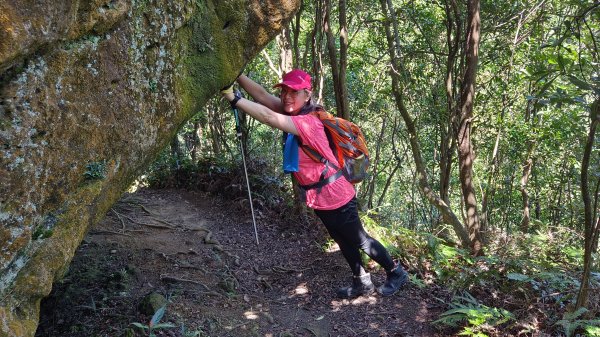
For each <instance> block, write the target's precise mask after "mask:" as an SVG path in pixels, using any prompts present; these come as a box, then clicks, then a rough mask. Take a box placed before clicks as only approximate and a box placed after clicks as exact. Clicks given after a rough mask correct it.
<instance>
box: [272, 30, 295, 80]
mask: <svg viewBox="0 0 600 337" xmlns="http://www.w3.org/2000/svg"><path fill="white" fill-rule="evenodd" d="M276 41H277V45H278V46H279V69H280V74H285V73H287V72H289V71H290V70H292V67H293V66H294V57H293V53H292V41H291V38H290V29H289V27H286V28H284V29H283V30H282V31H281V34H279V35H277V37H276Z"/></svg>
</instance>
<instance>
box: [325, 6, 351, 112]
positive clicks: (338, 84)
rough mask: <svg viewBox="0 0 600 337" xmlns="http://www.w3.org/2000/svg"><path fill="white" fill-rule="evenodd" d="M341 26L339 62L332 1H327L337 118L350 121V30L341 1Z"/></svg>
mask: <svg viewBox="0 0 600 337" xmlns="http://www.w3.org/2000/svg"><path fill="white" fill-rule="evenodd" d="M339 6H340V8H339V24H340V51H339V62H338V53H337V50H336V47H335V38H334V35H333V31H332V27H331V14H332V8H331V0H325V19H324V26H323V28H324V30H325V36H326V37H327V51H328V55H329V65H330V67H331V75H332V79H333V90H334V93H335V103H336V107H337V116H339V117H342V118H345V119H350V115H349V111H348V89H347V86H346V67H347V63H348V62H347V58H348V57H347V54H348V30H347V27H346V2H345V1H344V0H340V1H339Z"/></svg>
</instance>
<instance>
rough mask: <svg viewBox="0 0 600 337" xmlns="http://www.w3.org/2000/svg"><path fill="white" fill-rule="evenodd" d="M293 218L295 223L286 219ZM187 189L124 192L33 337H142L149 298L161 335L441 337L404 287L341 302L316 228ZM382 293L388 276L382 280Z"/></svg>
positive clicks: (425, 297) (344, 270) (338, 277)
mask: <svg viewBox="0 0 600 337" xmlns="http://www.w3.org/2000/svg"><path fill="white" fill-rule="evenodd" d="M286 218H287V219H286ZM251 219H252V218H251V215H250V212H249V207H248V205H247V203H245V202H244V201H243V200H242V201H226V200H222V199H218V198H215V197H214V196H211V195H208V194H205V193H201V192H189V191H185V190H175V189H166V190H142V191H139V192H136V193H134V194H128V195H126V196H124V197H123V199H122V200H121V201H120V202H119V203H118V204H117V205H115V206H114V207H113V209H112V210H111V211H110V212H109V213H108V214H107V216H106V218H105V219H104V220H103V221H102V222H101V223H100V224H98V225H97V226H96V227H95V228H93V229H92V230H91V231H90V233H89V234H88V235H87V237H86V238H85V240H84V242H83V243H82V245H81V246H80V248H79V250H78V252H77V254H76V256H75V257H74V260H73V262H72V264H71V266H70V271H69V273H68V274H67V275H66V277H65V278H64V280H62V281H61V282H59V283H57V284H56V285H55V287H54V288H55V289H54V290H53V292H52V294H51V296H50V297H49V298H48V299H46V300H45V301H44V302H43V307H42V317H41V320H40V328H39V329H38V333H37V335H36V336H38V337H41V336H61V337H64V336H74V337H77V336H85V337H89V336H142V335H143V334H141V333H140V330H138V329H137V328H134V327H133V325H132V323H134V322H139V323H144V324H147V322H148V321H149V320H150V316H148V315H144V314H141V313H140V312H139V309H138V307H139V304H140V302H141V300H142V298H143V297H144V296H146V295H148V294H149V293H152V292H156V293H159V294H162V295H163V296H165V297H166V298H167V299H168V301H169V303H168V305H167V310H166V314H165V316H164V318H163V320H162V322H171V323H174V324H175V325H177V327H176V328H169V329H160V330H155V331H154V332H155V333H156V335H157V336H274V337H276V336H281V337H283V336H436V335H441V334H439V333H437V332H436V330H434V328H432V327H431V326H430V322H431V321H433V320H434V319H435V317H436V315H437V314H438V313H439V310H440V309H439V308H438V307H436V306H435V301H434V299H433V298H431V297H430V296H431V295H430V294H428V291H427V290H424V291H423V290H420V289H418V288H417V287H416V286H414V285H411V284H409V285H407V286H405V288H404V289H403V290H402V291H401V292H400V293H399V294H397V295H395V296H393V297H390V298H382V297H380V296H378V295H375V296H363V297H359V298H357V299H354V300H351V301H348V300H337V299H335V297H334V289H335V288H337V287H340V286H343V285H346V284H347V282H349V272H348V266H347V265H346V263H345V261H344V259H343V257H342V256H341V253H340V252H339V251H333V252H327V251H326V249H325V248H324V247H326V241H327V238H328V237H327V236H326V235H325V234H324V232H323V229H322V226H320V225H319V224H318V222H314V223H312V224H309V225H302V224H299V223H302V222H301V221H295V220H294V219H290V218H289V217H281V216H277V215H275V214H272V213H269V212H268V211H267V210H264V209H261V207H260V205H258V207H257V226H258V231H259V239H260V246H258V247H257V246H256V243H255V236H254V229H253V225H252V220H251ZM373 275H374V281H375V283H376V284H380V283H381V282H383V279H384V273H383V272H382V271H380V270H379V271H374V272H373Z"/></svg>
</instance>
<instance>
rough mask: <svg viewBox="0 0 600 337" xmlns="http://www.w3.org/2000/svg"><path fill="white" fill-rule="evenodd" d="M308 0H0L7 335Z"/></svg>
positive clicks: (1, 270)
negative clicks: (90, 233)
mask: <svg viewBox="0 0 600 337" xmlns="http://www.w3.org/2000/svg"><path fill="white" fill-rule="evenodd" d="M299 3H300V0H58V1H56V0H55V1H48V0H39V1H25V0H0V336H33V335H34V334H35V330H36V327H37V324H38V318H39V304H40V300H41V299H42V298H43V297H45V296H47V295H48V294H49V292H50V290H51V288H52V283H53V282H54V281H55V280H57V279H59V278H60V277H61V276H62V275H63V274H64V272H65V271H66V268H67V267H68V265H69V263H70V261H71V259H72V257H73V254H74V252H75V250H76V248H77V247H78V245H79V244H80V242H81V240H82V238H83V237H84V235H85V233H86V232H87V230H88V229H89V228H90V226H92V225H93V224H94V223H96V222H97V221H99V220H100V219H101V218H102V217H103V216H104V215H105V214H106V212H107V211H108V210H109V208H110V207H111V205H112V204H113V203H114V202H115V201H116V200H117V199H118V198H119V197H120V196H121V194H122V193H123V192H124V191H125V190H126V189H127V187H128V186H129V185H130V184H131V183H132V181H133V180H134V179H135V178H136V177H137V176H138V175H139V174H140V172H141V171H142V170H143V169H144V168H146V167H147V166H148V164H149V163H150V162H151V161H152V160H153V159H154V158H155V157H156V156H157V154H158V153H159V152H160V151H161V150H162V149H163V148H164V147H165V146H166V144H168V143H169V141H170V140H171V138H172V137H173V136H174V135H175V134H176V132H177V130H178V129H179V127H180V126H181V125H182V124H183V123H184V122H185V121H186V120H187V119H188V118H190V117H191V116H192V115H193V114H194V113H196V112H197V111H199V109H200V108H201V107H202V106H203V105H204V104H205V103H206V101H207V100H208V99H209V98H210V97H211V96H213V95H215V94H216V93H218V90H219V88H221V87H223V86H224V85H226V84H228V83H230V82H231V81H232V80H233V79H234V78H235V77H236V76H237V74H238V73H239V72H240V70H241V69H242V68H243V66H244V65H245V64H246V63H247V62H248V61H249V60H250V59H252V58H253V57H254V56H255V55H256V54H257V53H258V52H259V51H260V50H261V48H263V47H264V46H265V45H266V44H267V43H268V42H269V41H270V40H271V39H272V38H273V37H274V36H275V35H276V34H277V33H278V32H279V31H280V30H281V29H282V28H283V27H284V25H285V24H286V23H287V21H288V19H289V18H291V16H292V15H293V13H294V12H295V11H296V10H297V8H298V7H299Z"/></svg>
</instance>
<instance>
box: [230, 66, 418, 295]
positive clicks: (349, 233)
mask: <svg viewBox="0 0 600 337" xmlns="http://www.w3.org/2000/svg"><path fill="white" fill-rule="evenodd" d="M237 82H238V83H239V85H240V86H241V87H242V88H244V90H245V91H246V92H248V94H250V96H252V97H253V98H254V99H255V100H256V101H257V102H258V103H255V102H252V101H250V100H247V99H244V98H241V97H239V96H236V95H234V94H233V90H232V89H231V87H229V88H227V89H225V90H223V91H222V94H223V96H224V97H225V98H226V99H227V100H229V101H230V103H231V105H232V107H237V108H239V109H242V110H244V111H245V112H246V113H247V114H249V115H250V116H252V117H254V118H255V119H257V120H258V121H260V122H261V123H264V124H267V125H269V126H271V127H274V128H277V129H279V130H282V131H284V132H287V133H288V134H292V135H295V136H296V137H298V138H299V141H300V143H301V144H304V145H308V146H309V147H311V148H313V149H315V150H316V151H317V152H319V153H320V154H321V155H322V156H324V157H325V158H326V159H327V160H329V161H330V162H332V163H334V164H335V165H337V160H336V159H335V156H334V155H333V152H332V150H331V148H330V147H329V142H328V140H327V136H326V135H325V131H324V128H323V124H322V123H321V121H320V120H319V118H318V117H317V116H314V115H313V114H310V112H311V111H314V110H317V109H323V108H322V107H321V106H320V105H317V104H315V103H313V102H312V99H311V94H312V92H311V90H312V85H311V77H310V75H309V74H307V73H306V72H304V71H302V70H299V69H294V70H292V71H290V72H289V73H287V74H285V75H284V76H283V80H282V82H281V83H279V84H277V85H275V87H278V88H280V89H281V94H280V96H279V97H276V96H273V95H271V94H269V93H268V92H267V91H266V90H265V89H264V88H263V87H262V86H260V85H259V84H257V83H256V82H254V81H252V80H251V79H250V78H248V77H246V76H244V75H241V76H240V77H239V78H238V79H237ZM325 165H326V164H324V163H322V162H317V161H315V160H313V159H311V158H310V157H308V156H307V155H306V154H305V153H304V151H298V170H297V172H294V173H293V174H294V177H295V178H296V179H297V181H298V183H299V184H300V185H301V186H302V185H311V184H314V183H315V182H318V181H319V180H320V176H321V174H322V173H323V172H327V173H326V176H325V178H328V177H330V176H333V175H335V174H336V172H335V170H325V168H326V167H325ZM331 180H333V181H331V182H330V183H328V184H326V185H324V186H322V187H321V188H319V189H308V190H306V191H305V192H306V193H305V196H306V204H307V206H308V207H310V208H312V209H314V211H315V213H316V214H317V216H318V217H319V218H320V219H321V221H322V222H323V224H324V225H325V228H327V231H328V232H329V235H330V236H331V238H333V240H334V241H335V242H336V243H337V244H338V245H339V247H340V250H341V251H342V254H343V255H344V258H345V259H346V261H347V262H348V264H349V265H350V269H351V270H352V275H353V278H352V284H351V285H350V286H348V287H344V288H340V289H338V291H337V295H338V297H340V298H354V297H357V296H361V295H368V294H372V293H373V291H374V290H375V286H374V285H373V282H371V275H370V274H369V273H367V272H366V271H365V268H364V266H363V264H362V260H361V256H360V250H363V251H364V252H365V253H366V254H367V255H368V256H369V257H370V258H371V259H373V260H374V261H376V262H377V263H378V264H379V265H380V266H382V267H383V268H384V269H385V271H386V274H387V279H386V281H385V283H384V284H383V285H382V286H381V287H379V288H378V289H377V291H378V292H379V293H380V294H381V295H383V296H391V295H393V294H395V293H396V292H397V291H398V290H399V289H400V287H402V285H403V284H404V283H406V281H407V279H408V275H407V273H406V272H405V271H404V269H402V267H401V266H400V265H396V264H394V261H393V260H392V258H391V256H390V254H389V253H388V252H387V250H386V249H385V247H383V245H382V244H381V243H380V242H379V241H377V240H375V239H373V238H372V237H371V236H370V235H369V234H367V232H366V231H365V230H364V228H363V226H362V223H361V221H360V218H359V216H358V208H357V203H356V193H355V190H354V186H353V185H352V184H351V183H349V182H348V181H347V180H346V179H345V178H344V177H343V176H340V177H339V178H337V179H331Z"/></svg>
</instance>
